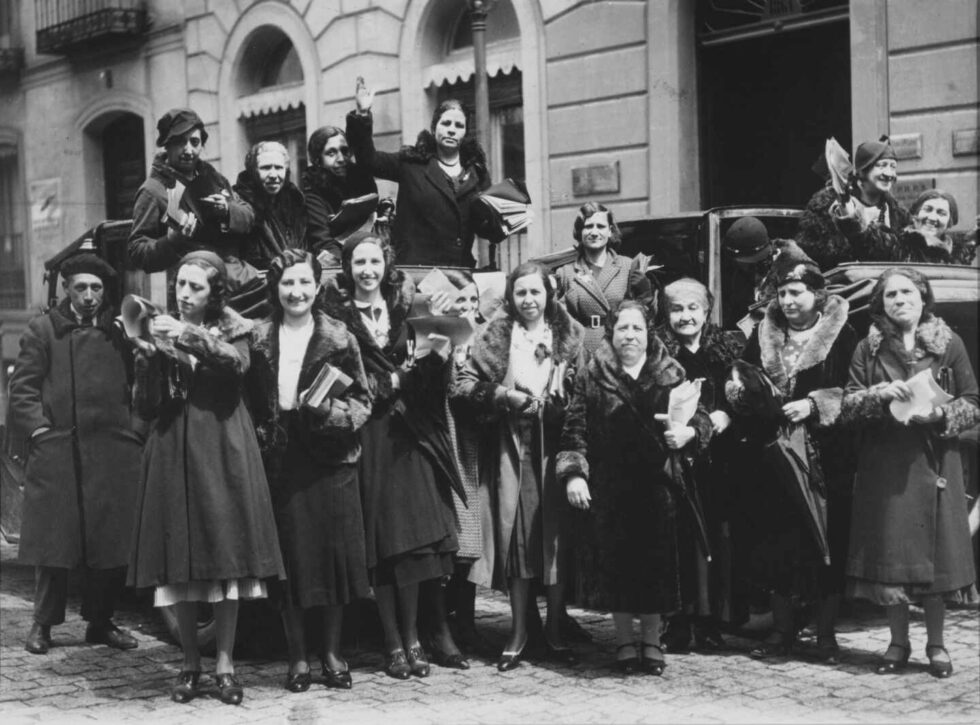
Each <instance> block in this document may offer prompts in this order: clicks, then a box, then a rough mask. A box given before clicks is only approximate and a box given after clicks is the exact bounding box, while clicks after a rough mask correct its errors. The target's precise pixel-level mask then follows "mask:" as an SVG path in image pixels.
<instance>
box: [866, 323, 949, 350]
mask: <svg viewBox="0 0 980 725" xmlns="http://www.w3.org/2000/svg"><path fill="white" fill-rule="evenodd" d="M952 339H953V331H952V330H950V329H949V326H948V325H947V324H946V323H945V322H944V321H943V319H942V318H941V317H936V316H935V315H930V316H929V318H928V319H926V320H923V321H921V322H919V326H918V327H917V328H916V330H915V350H913V353H914V354H915V355H916V357H918V358H923V357H925V356H926V355H927V354H928V355H937V356H938V355H942V354H944V353H945V352H946V348H947V346H948V345H949V342H950V340H952ZM884 340H885V334H884V333H883V332H882V331H881V328H879V327H878V326H877V325H876V324H874V323H871V327H870V328H869V329H868V347H869V349H870V350H871V354H872V355H877V354H878V349H879V348H880V347H881V343H882V341H884Z"/></svg>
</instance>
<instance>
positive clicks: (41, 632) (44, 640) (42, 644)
mask: <svg viewBox="0 0 980 725" xmlns="http://www.w3.org/2000/svg"><path fill="white" fill-rule="evenodd" d="M24 649H26V650H27V651H28V652H30V653H31V654H32V655H46V654H47V653H48V650H49V649H51V625H50V624H38V623H37V622H35V623H34V624H33V626H32V627H31V631H30V632H29V633H28V634H27V639H25V640H24Z"/></svg>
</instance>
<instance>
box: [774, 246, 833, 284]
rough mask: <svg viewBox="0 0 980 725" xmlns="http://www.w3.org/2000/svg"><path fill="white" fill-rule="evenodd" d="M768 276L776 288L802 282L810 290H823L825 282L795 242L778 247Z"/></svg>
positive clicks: (815, 264)
mask: <svg viewBox="0 0 980 725" xmlns="http://www.w3.org/2000/svg"><path fill="white" fill-rule="evenodd" d="M770 275H771V277H772V280H773V282H774V284H775V286H776V287H777V288H779V287H782V286H783V285H784V284H789V283H790V282H802V283H803V284H805V285H806V286H807V287H809V288H810V289H815V290H817V289H823V288H824V286H825V285H826V280H824V278H823V274H821V272H820V267H819V266H818V265H817V263H816V262H814V261H813V260H812V259H810V257H808V256H807V254H806V252H804V251H803V250H802V249H801V248H800V247H799V245H798V244H796V243H795V242H786V243H783V244H781V245H780V249H779V252H778V253H777V254H776V257H775V259H773V261H772V268H771V270H770Z"/></svg>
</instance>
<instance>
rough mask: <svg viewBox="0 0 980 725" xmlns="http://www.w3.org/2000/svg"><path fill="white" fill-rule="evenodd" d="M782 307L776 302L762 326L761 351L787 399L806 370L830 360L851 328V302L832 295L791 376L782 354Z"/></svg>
mask: <svg viewBox="0 0 980 725" xmlns="http://www.w3.org/2000/svg"><path fill="white" fill-rule="evenodd" d="M778 309H779V303H778V302H777V301H776V300H773V301H772V302H770V303H769V306H768V307H767V308H766V315H765V317H764V318H763V320H762V322H761V323H759V351H760V358H761V363H762V369H763V370H764V371H765V372H766V374H767V375H768V376H769V377H770V379H771V380H772V381H773V383H775V385H776V387H777V388H779V390H780V392H782V394H783V395H784V396H788V395H790V394H792V392H793V388H794V387H795V385H796V377H797V375H799V374H800V373H801V372H803V371H804V370H809V369H810V368H812V367H816V366H817V365H819V364H821V363H822V362H823V361H824V360H826V359H827V355H828V354H829V353H830V349H831V348H832V347H833V346H834V342H835V341H836V340H837V336H838V335H839V334H840V331H841V330H842V329H843V328H844V325H846V324H847V313H848V309H849V308H848V304H847V300H845V299H844V298H843V297H840V296H838V295H830V296H829V297H828V298H827V303H826V305H824V309H823V314H822V316H821V318H820V321H819V322H818V323H817V326H816V330H815V331H814V333H813V335H812V336H811V337H810V339H809V340H807V342H806V344H805V345H804V347H803V351H802V352H801V353H800V357H799V360H797V363H796V367H795V368H794V369H793V370H791V371H790V372H789V373H787V372H786V370H784V369H783V361H782V357H781V355H782V351H783V347H784V346H785V345H786V339H787V335H786V330H785V329H784V328H783V326H782V325H781V324H780V322H779V319H778V317H777V314H776V312H777V310H778Z"/></svg>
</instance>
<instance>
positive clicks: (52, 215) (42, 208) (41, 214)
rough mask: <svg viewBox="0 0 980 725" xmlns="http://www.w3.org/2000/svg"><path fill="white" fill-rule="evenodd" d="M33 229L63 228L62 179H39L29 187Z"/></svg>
mask: <svg viewBox="0 0 980 725" xmlns="http://www.w3.org/2000/svg"><path fill="white" fill-rule="evenodd" d="M28 193H29V194H30V197H31V228H32V229H34V231H42V230H45V229H55V228H57V227H60V226H61V179H60V178H57V179H39V180H37V181H32V182H30V184H29V185H28Z"/></svg>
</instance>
